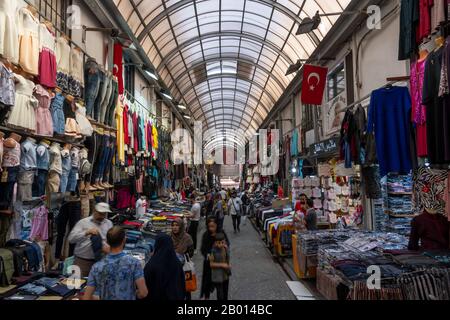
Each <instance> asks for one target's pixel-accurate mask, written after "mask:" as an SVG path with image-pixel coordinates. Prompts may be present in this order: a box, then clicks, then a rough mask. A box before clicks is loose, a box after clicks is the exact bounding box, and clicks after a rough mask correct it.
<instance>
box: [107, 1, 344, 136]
mask: <svg viewBox="0 0 450 320" xmlns="http://www.w3.org/2000/svg"><path fill="white" fill-rule="evenodd" d="M350 1H351V0H114V3H115V4H116V6H117V7H118V9H119V11H120V12H121V14H122V16H123V18H124V19H125V20H126V21H127V22H128V24H129V26H130V28H131V29H132V31H133V32H134V33H135V35H136V37H137V39H138V40H139V41H140V43H141V45H142V47H143V49H144V50H145V52H146V53H147V55H148V57H149V58H150V61H151V62H152V63H153V65H154V66H155V67H156V68H157V71H158V73H159V75H160V76H161V79H162V81H164V83H165V84H166V85H167V86H168V87H169V89H170V92H171V94H172V95H173V96H174V98H175V99H176V100H178V101H180V102H181V103H183V104H185V105H186V106H187V107H188V108H189V110H190V113H191V115H192V116H193V117H194V119H195V120H199V121H202V122H203V126H204V127H205V128H209V129H216V130H219V131H225V130H237V129H240V130H243V132H245V134H246V136H247V137H248V136H250V135H252V134H254V133H255V132H256V130H257V129H258V128H259V126H260V125H261V123H262V122H263V120H264V119H265V118H266V116H267V115H268V113H269V112H270V110H271V108H272V107H273V106H274V104H275V102H276V101H277V100H278V98H279V97H280V96H281V94H282V93H283V91H284V90H285V89H286V87H287V86H288V85H289V83H290V82H291V81H292V79H293V78H294V76H295V75H288V76H286V75H285V73H286V70H287V69H288V67H289V66H290V65H291V64H293V63H296V62H297V61H298V60H299V59H307V58H308V57H309V56H310V55H311V54H312V53H313V52H314V50H315V48H316V47H317V45H318V44H319V43H320V41H321V40H322V39H323V38H324V36H325V35H326V34H327V32H328V31H329V30H330V29H331V27H332V26H333V24H334V23H335V22H336V20H337V19H338V18H339V15H335V16H327V17H323V18H322V23H321V24H320V26H319V28H318V29H317V30H315V31H313V32H311V33H309V34H302V35H298V36H296V35H295V32H296V31H297V27H298V25H299V23H300V22H301V21H302V20H303V19H304V18H305V17H312V16H314V14H315V13H316V12H317V11H319V12H320V13H336V12H342V11H343V10H344V9H345V8H346V7H347V5H348V4H349V2H350ZM215 140H217V139H215Z"/></svg>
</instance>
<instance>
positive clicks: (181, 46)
mask: <svg viewBox="0 0 450 320" xmlns="http://www.w3.org/2000/svg"><path fill="white" fill-rule="evenodd" d="M220 37H237V38H245V39H250V40H253V41H255V42H257V43H259V44H261V43H263V44H264V45H266V46H267V47H269V48H270V49H272V50H273V51H274V52H276V53H277V54H278V55H280V56H282V57H283V58H284V59H285V60H286V61H287V62H288V65H291V64H294V62H293V61H292V59H291V58H290V57H289V56H288V55H287V54H286V53H285V52H284V51H282V50H280V48H278V47H277V46H276V45H275V44H273V43H271V42H269V41H267V40H266V39H265V38H264V37H260V36H256V35H254V34H249V33H241V32H237V31H218V32H208V33H204V34H202V35H200V36H198V37H194V38H191V39H189V40H187V41H185V42H183V43H181V44H179V45H178V46H177V47H175V49H173V50H172V51H170V52H169V53H168V54H167V55H166V56H165V57H164V59H163V60H162V61H161V63H160V64H159V66H158V69H157V71H158V73H160V72H161V70H162V68H164V66H166V65H167V63H168V62H170V60H172V58H173V57H174V56H175V54H176V53H178V52H181V50H183V49H184V48H186V47H188V46H190V45H192V44H194V43H196V42H200V41H203V40H206V39H210V38H220ZM217 48H218V47H217Z"/></svg>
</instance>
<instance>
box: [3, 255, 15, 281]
mask: <svg viewBox="0 0 450 320" xmlns="http://www.w3.org/2000/svg"><path fill="white" fill-rule="evenodd" d="M13 274H14V257H13V253H12V252H11V251H10V250H8V249H0V287H7V286H9V285H10V284H11V279H12V276H13Z"/></svg>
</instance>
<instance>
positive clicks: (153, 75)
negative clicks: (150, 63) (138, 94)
mask: <svg viewBox="0 0 450 320" xmlns="http://www.w3.org/2000/svg"><path fill="white" fill-rule="evenodd" d="M142 70H144V72H145V73H146V74H147V75H148V76H149V77H150V78H152V79H153V80H156V81H158V80H159V78H158V75H157V74H156V72H155V70H153V69H152V68H150V67H147V66H144V67H143V68H142Z"/></svg>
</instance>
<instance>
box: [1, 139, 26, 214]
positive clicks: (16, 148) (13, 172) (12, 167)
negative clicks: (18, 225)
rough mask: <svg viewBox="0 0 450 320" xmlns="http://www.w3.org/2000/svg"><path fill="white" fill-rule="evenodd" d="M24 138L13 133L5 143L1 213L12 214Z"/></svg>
mask: <svg viewBox="0 0 450 320" xmlns="http://www.w3.org/2000/svg"><path fill="white" fill-rule="evenodd" d="M21 139H22V137H21V136H20V135H18V134H16V133H11V134H10V135H9V137H8V138H7V139H5V140H4V141H3V159H2V167H3V169H2V174H1V179H0V189H1V190H2V192H0V213H3V214H12V210H11V208H12V202H13V201H12V200H13V192H14V185H15V184H16V182H17V177H18V173H19V168H20V140H21Z"/></svg>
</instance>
